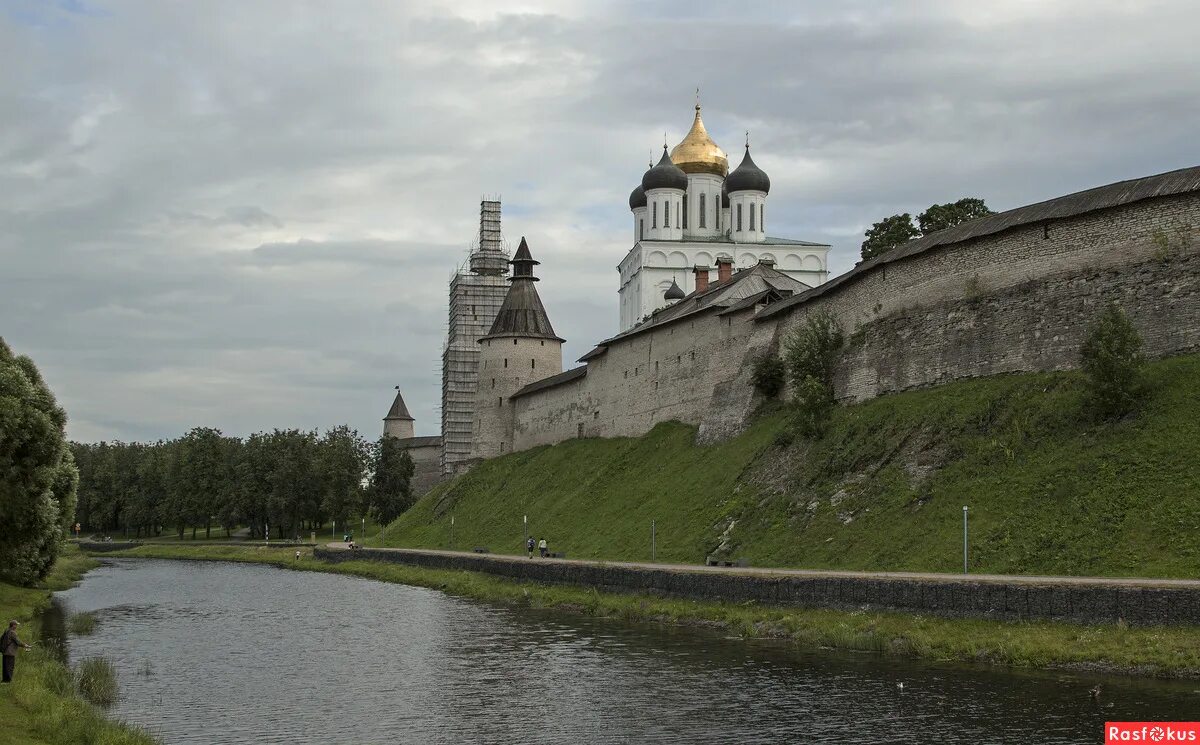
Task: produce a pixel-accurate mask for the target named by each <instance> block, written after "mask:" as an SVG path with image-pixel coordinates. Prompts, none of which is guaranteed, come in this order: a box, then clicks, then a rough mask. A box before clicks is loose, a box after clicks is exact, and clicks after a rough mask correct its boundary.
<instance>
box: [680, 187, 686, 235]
mask: <svg viewBox="0 0 1200 745" xmlns="http://www.w3.org/2000/svg"><path fill="white" fill-rule="evenodd" d="M687 226H688V214H687V194H684V195H683V222H681V223H679V227H681V228H683V229H684V230H687Z"/></svg>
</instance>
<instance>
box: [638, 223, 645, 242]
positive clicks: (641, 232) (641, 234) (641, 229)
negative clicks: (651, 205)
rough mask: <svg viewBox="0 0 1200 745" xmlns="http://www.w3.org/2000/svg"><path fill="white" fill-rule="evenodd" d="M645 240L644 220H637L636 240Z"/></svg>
mask: <svg viewBox="0 0 1200 745" xmlns="http://www.w3.org/2000/svg"><path fill="white" fill-rule="evenodd" d="M645 238H646V220H645V218H642V219H639V220H638V240H639V241H641V240H645Z"/></svg>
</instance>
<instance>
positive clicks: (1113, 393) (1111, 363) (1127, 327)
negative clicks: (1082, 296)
mask: <svg viewBox="0 0 1200 745" xmlns="http://www.w3.org/2000/svg"><path fill="white" fill-rule="evenodd" d="M1145 362H1146V358H1145V356H1144V355H1143V354H1142V339H1141V337H1140V336H1138V332H1137V329H1136V328H1134V327H1133V324H1132V323H1131V322H1130V320H1129V317H1128V316H1126V315H1125V311H1123V310H1121V308H1120V306H1118V305H1117V304H1116V303H1109V304H1108V305H1107V306H1106V307H1105V308H1104V310H1103V311H1101V312H1100V315H1099V317H1097V319H1096V320H1095V322H1094V323H1093V324H1092V326H1091V328H1090V329H1089V330H1088V334H1087V337H1086V338H1085V339H1084V342H1083V346H1082V348H1081V349H1080V363H1081V366H1082V367H1083V372H1084V373H1085V374H1086V375H1087V401H1088V406H1089V408H1090V409H1091V410H1092V411H1093V412H1095V413H1096V415H1097V416H1099V417H1101V418H1104V419H1114V418H1117V417H1121V416H1124V415H1126V414H1128V413H1129V412H1131V411H1133V409H1134V408H1135V407H1136V406H1137V404H1138V401H1139V400H1140V399H1141V397H1142V394H1143V393H1144V391H1145V380H1144V378H1143V372H1142V368H1143V366H1144V365H1145Z"/></svg>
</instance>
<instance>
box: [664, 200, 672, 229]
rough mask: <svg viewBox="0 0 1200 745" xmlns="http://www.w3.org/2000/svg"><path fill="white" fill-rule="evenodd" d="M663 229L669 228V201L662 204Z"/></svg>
mask: <svg viewBox="0 0 1200 745" xmlns="http://www.w3.org/2000/svg"><path fill="white" fill-rule="evenodd" d="M663 227H664V228H669V227H671V202H670V201H669V200H668V201H665V202H663Z"/></svg>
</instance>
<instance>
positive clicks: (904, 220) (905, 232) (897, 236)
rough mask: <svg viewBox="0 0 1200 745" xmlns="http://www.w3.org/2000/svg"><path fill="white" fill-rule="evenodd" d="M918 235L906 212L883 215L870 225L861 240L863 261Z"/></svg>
mask: <svg viewBox="0 0 1200 745" xmlns="http://www.w3.org/2000/svg"><path fill="white" fill-rule="evenodd" d="M918 235H920V233H919V232H917V228H916V227H915V226H914V225H913V221H912V215H910V214H908V213H907V212H905V213H903V214H900V215H892V216H891V217H885V218H883V219H882V220H880V221H879V222H877V223H875V224H874V225H872V226H871V229H870V230H868V231H867V233H866V236H865V238H866V240H864V241H863V242H862V258H863V261H866V260H867V259H873V258H875V257H876V256H880V255H882V254H885V253H887V252H888V251H891V250H892V249H893V248H895V247H897V246H900V245H903V244H905V243H907V242H908V241H910V240H912V239H913V238H916V237H917V236H918Z"/></svg>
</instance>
